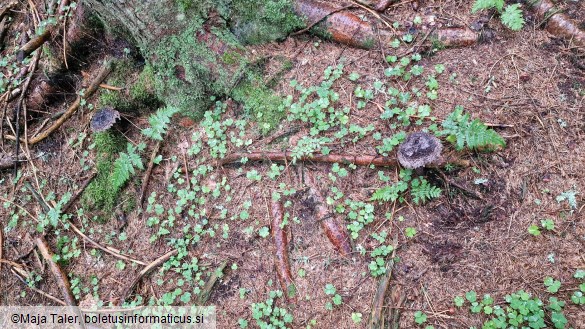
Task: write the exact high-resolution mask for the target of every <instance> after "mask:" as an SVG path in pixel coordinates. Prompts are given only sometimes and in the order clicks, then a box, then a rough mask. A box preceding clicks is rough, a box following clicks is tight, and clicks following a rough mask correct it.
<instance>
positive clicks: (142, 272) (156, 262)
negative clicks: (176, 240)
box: [120, 249, 178, 303]
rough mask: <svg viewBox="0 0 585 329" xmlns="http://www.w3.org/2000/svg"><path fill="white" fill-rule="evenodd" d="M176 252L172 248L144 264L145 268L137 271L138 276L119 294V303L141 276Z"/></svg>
mask: <svg viewBox="0 0 585 329" xmlns="http://www.w3.org/2000/svg"><path fill="white" fill-rule="evenodd" d="M177 252H178V250H177V249H173V250H171V251H169V252H167V253H166V254H164V255H162V256H160V257H159V258H157V259H156V260H154V261H153V262H152V263H150V264H148V266H146V267H145V268H143V269H142V271H140V273H138V276H137V277H136V278H134V280H133V281H132V282H131V283H130V285H129V286H128V287H126V289H124V292H122V295H121V296H120V303H124V301H125V300H126V298H128V296H129V295H130V293H132V291H133V290H134V287H135V286H136V284H137V283H138V282H139V281H140V280H141V279H142V277H144V276H145V275H147V274H148V273H150V272H151V271H152V270H154V269H155V268H156V267H158V266H160V265H161V264H162V263H164V262H166V261H167V260H168V259H169V258H171V257H172V256H173V255H176V254H177Z"/></svg>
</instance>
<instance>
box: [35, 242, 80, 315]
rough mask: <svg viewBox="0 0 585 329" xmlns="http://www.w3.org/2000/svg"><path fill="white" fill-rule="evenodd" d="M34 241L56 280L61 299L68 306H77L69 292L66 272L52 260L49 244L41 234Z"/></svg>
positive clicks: (69, 286) (69, 287)
mask: <svg viewBox="0 0 585 329" xmlns="http://www.w3.org/2000/svg"><path fill="white" fill-rule="evenodd" d="M35 243H36V245H37V248H39V251H40V252H41V254H42V255H43V258H44V259H45V261H47V263H49V268H50V269H51V273H53V276H54V277H55V279H56V281H57V285H58V286H59V289H61V294H62V295H63V299H64V300H65V303H66V304H67V305H69V306H77V302H76V301H75V297H74V296H73V293H72V292H71V285H70V284H69V279H68V278H67V274H65V272H63V270H62V269H61V267H60V266H59V264H57V263H55V261H54V260H53V252H52V251H51V250H50V249H49V245H48V244H47V241H46V240H45V238H44V237H43V236H40V237H38V238H36V240H35Z"/></svg>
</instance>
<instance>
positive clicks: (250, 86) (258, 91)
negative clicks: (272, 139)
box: [232, 77, 286, 134]
mask: <svg viewBox="0 0 585 329" xmlns="http://www.w3.org/2000/svg"><path fill="white" fill-rule="evenodd" d="M232 97H233V98H234V100H236V101H238V102H240V103H242V104H244V110H245V111H246V114H247V115H248V116H249V117H250V118H251V119H252V120H254V121H256V122H258V128H259V129H260V131H261V132H262V134H267V133H269V132H270V131H272V130H273V129H274V128H276V127H278V124H279V123H280V122H281V121H282V119H284V117H285V115H286V113H285V111H284V109H283V108H282V106H281V105H282V99H281V98H280V97H278V96H277V95H275V94H274V93H273V92H272V90H270V89H268V88H266V87H265V86H264V85H263V84H262V81H261V80H260V79H258V78H254V77H252V78H250V79H248V81H245V82H243V83H241V84H240V85H238V87H237V88H235V89H234V91H233V93H232Z"/></svg>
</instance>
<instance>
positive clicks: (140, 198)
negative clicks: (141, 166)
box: [138, 141, 186, 207]
mask: <svg viewBox="0 0 585 329" xmlns="http://www.w3.org/2000/svg"><path fill="white" fill-rule="evenodd" d="M161 145H162V141H158V142H156V145H155V146H154V149H153V150H152V153H151V154H150V160H149V161H148V167H147V168H146V171H145V172H144V176H143V178H142V187H141V188H140V194H139V196H138V204H139V205H140V207H142V204H143V203H144V195H145V194H146V188H148V182H149V181H150V176H151V174H152V168H153V167H154V159H156V156H157V154H158V151H159V150H160V147H161ZM185 170H186V168H185Z"/></svg>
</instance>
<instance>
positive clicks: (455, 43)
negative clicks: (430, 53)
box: [433, 27, 480, 47]
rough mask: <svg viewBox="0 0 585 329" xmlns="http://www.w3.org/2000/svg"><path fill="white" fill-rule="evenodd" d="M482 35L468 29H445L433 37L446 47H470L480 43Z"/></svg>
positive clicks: (438, 31)
mask: <svg viewBox="0 0 585 329" xmlns="http://www.w3.org/2000/svg"><path fill="white" fill-rule="evenodd" d="M479 36H480V34H479V33H477V32H474V31H473V30H471V29H468V28H466V27H462V28H460V27H451V28H443V29H439V30H437V31H435V32H434V33H433V37H434V38H435V39H436V40H438V41H439V42H441V44H442V45H443V46H445V47H468V46H472V45H474V44H476V43H477V42H478V41H479Z"/></svg>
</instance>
